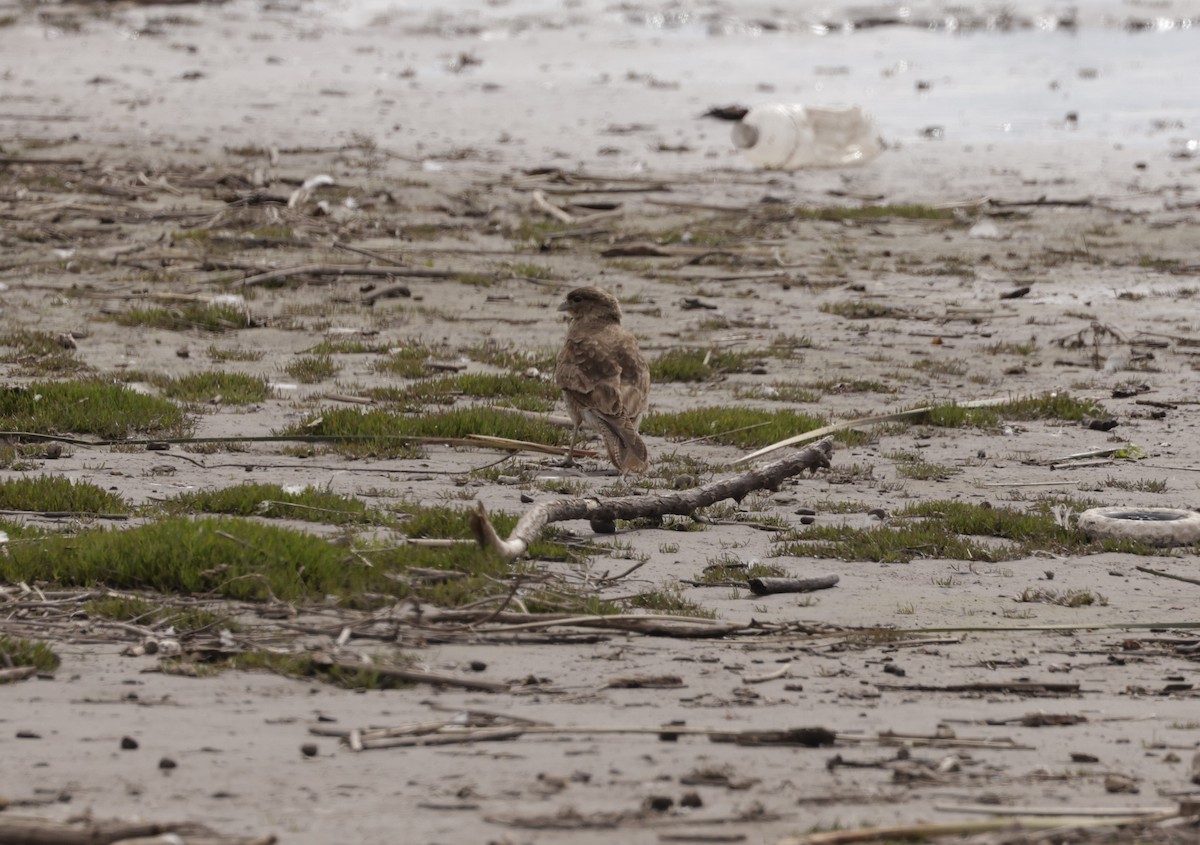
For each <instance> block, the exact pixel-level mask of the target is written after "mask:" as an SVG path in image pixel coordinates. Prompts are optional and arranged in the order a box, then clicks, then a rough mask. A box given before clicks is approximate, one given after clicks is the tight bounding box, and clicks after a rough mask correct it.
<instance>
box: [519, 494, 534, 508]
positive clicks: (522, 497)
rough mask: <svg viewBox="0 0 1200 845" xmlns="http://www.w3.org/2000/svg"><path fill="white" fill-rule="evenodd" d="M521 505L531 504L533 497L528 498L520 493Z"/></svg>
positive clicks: (527, 495) (528, 496)
mask: <svg viewBox="0 0 1200 845" xmlns="http://www.w3.org/2000/svg"><path fill="white" fill-rule="evenodd" d="M521 504H523V505H531V504H533V496H530V495H529V494H528V493H522V494H521Z"/></svg>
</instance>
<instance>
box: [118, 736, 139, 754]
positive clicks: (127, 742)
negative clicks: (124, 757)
mask: <svg viewBox="0 0 1200 845" xmlns="http://www.w3.org/2000/svg"><path fill="white" fill-rule="evenodd" d="M137 747H138V741H137V740H136V739H134V738H133V737H131V736H123V737H121V748H123V749H124V750H126V751H133V750H134V749H136V748H137Z"/></svg>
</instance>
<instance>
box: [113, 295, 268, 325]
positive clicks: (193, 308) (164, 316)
mask: <svg viewBox="0 0 1200 845" xmlns="http://www.w3.org/2000/svg"><path fill="white" fill-rule="evenodd" d="M113 319H114V320H116V322H118V323H120V324H121V325H122V326H145V327H147V328H151V329H166V330H168V331H174V332H182V331H188V330H189V329H200V330H202V331H208V332H227V331H232V330H235V329H245V328H249V327H250V325H251V322H250V315H248V314H247V313H246V311H245V309H242V308H238V307H237V306H234V305H223V304H222V305H210V304H207V303H203V302H189V303H186V304H184V305H179V306H175V307H170V308H164V307H159V306H150V307H147V308H142V307H136V308H130V309H129V310H128V311H124V312H122V313H120V314H117V315H116V316H114V317H113Z"/></svg>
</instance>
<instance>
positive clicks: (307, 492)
mask: <svg viewBox="0 0 1200 845" xmlns="http://www.w3.org/2000/svg"><path fill="white" fill-rule="evenodd" d="M161 507H162V509H163V510H164V511H165V512H166V513H169V514H202V513H207V514H227V515H230V516H259V517H264V518H268V519H298V520H303V521H305V522H320V523H324V524H327V525H379V524H388V523H390V524H395V522H396V520H395V519H393V518H390V517H388V516H387V515H385V514H383V513H381V512H380V511H377V510H374V509H373V508H369V507H367V505H365V504H364V503H363V502H362V501H360V500H359V499H356V498H354V497H353V496H342V495H340V494H338V493H331V492H330V491H328V490H321V489H319V488H314V487H306V488H305V489H303V490H301V491H299V492H290V491H288V490H285V489H284V488H283V487H281V486H280V485H278V484H238V485H235V486H233V487H223V488H221V489H219V490H203V491H198V492H193V493H183V494H182V495H179V496H176V497H174V498H171V499H168V500H167V501H165V502H163V503H162V505H161Z"/></svg>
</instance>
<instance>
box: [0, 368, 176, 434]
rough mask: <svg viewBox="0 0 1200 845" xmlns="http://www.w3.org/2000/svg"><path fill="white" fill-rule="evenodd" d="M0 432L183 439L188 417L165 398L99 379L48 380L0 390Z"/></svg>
mask: <svg viewBox="0 0 1200 845" xmlns="http://www.w3.org/2000/svg"><path fill="white" fill-rule="evenodd" d="M0 430H5V431H29V432H39V433H53V434H90V435H94V436H96V437H100V438H104V439H108V440H120V439H124V438H128V437H133V436H142V437H182V436H185V435H186V434H187V433H188V432H189V431H190V430H191V421H190V420H189V419H188V418H187V417H186V416H185V414H184V413H183V411H182V410H181V409H180V408H179V406H177V405H175V404H174V403H172V402H168V401H167V400H166V399H160V398H158V397H155V396H146V395H145V394H143V393H138V392H137V391H134V390H129V389H128V388H125V387H123V386H120V385H116V384H111V383H109V382H105V381H102V380H84V381H46V382H35V383H33V384H29V385H27V386H25V387H13V388H9V389H7V390H4V391H0Z"/></svg>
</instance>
